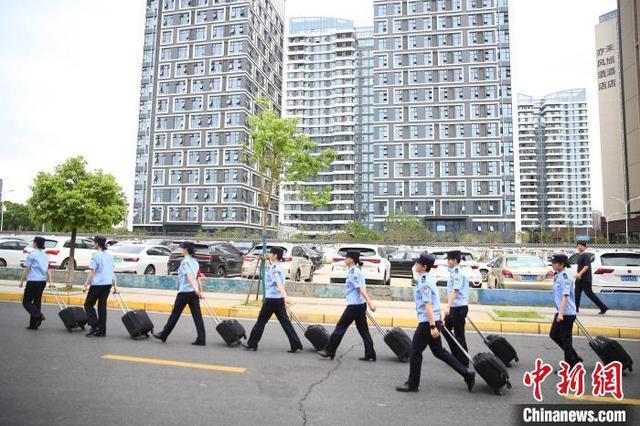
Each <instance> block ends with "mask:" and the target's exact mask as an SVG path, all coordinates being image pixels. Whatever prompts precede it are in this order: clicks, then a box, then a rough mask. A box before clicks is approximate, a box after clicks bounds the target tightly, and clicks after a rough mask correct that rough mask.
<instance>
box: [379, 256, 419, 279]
mask: <svg viewBox="0 0 640 426" xmlns="http://www.w3.org/2000/svg"><path fill="white" fill-rule="evenodd" d="M419 257H420V252H418V251H411V250H398V251H394V252H393V253H390V254H389V255H388V257H387V258H388V259H389V262H390V263H391V276H392V277H405V278H406V277H409V278H413V279H415V278H416V277H415V275H416V274H415V271H414V270H413V265H415V263H416V260H418V258H419Z"/></svg>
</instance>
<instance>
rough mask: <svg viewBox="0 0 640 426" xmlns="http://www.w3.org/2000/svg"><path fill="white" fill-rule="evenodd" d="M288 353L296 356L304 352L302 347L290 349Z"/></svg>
mask: <svg viewBox="0 0 640 426" xmlns="http://www.w3.org/2000/svg"><path fill="white" fill-rule="evenodd" d="M287 352H289V353H290V354H295V353H296V352H302V346H300V347H299V348H295V349H289V350H288V351H287Z"/></svg>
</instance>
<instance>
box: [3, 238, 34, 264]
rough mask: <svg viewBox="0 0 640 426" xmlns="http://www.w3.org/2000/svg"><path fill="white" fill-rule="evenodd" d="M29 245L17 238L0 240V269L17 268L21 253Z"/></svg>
mask: <svg viewBox="0 0 640 426" xmlns="http://www.w3.org/2000/svg"><path fill="white" fill-rule="evenodd" d="M29 245H30V244H29V243H28V242H27V241H24V240H21V239H19V238H2V239H0V267H2V268H3V267H5V266H8V267H14V268H15V267H19V266H20V259H21V258H22V251H23V250H24V249H25V248H26V247H27V246H29Z"/></svg>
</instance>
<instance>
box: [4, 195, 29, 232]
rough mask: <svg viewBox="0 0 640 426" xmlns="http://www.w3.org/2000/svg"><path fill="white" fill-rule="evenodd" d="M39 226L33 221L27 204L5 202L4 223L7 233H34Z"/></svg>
mask: <svg viewBox="0 0 640 426" xmlns="http://www.w3.org/2000/svg"><path fill="white" fill-rule="evenodd" d="M36 228H37V225H36V224H35V223H33V220H31V216H30V215H29V207H28V206H27V205H26V204H20V203H14V202H12V201H5V202H4V223H3V230H5V231H34V230H36Z"/></svg>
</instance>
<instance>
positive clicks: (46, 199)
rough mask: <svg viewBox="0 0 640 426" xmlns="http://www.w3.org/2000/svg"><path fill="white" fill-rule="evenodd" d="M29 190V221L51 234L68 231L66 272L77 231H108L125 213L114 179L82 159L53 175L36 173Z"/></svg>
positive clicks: (58, 168)
mask: <svg viewBox="0 0 640 426" xmlns="http://www.w3.org/2000/svg"><path fill="white" fill-rule="evenodd" d="M32 191H33V192H32V195H31V198H30V199H29V202H28V204H29V208H30V211H31V216H32V217H33V219H34V220H35V221H36V222H37V223H46V224H47V226H49V227H50V229H51V230H52V231H59V232H71V248H70V252H69V261H68V262H67V270H68V271H72V270H73V267H74V264H75V262H74V261H73V259H74V255H75V242H76V235H77V233H78V229H81V230H83V231H105V230H110V229H111V228H112V227H113V226H114V225H116V224H118V223H120V222H122V221H123V220H124V218H125V216H126V214H127V199H126V197H125V195H124V193H123V192H122V188H121V187H120V185H118V183H117V182H116V179H115V177H113V176H112V175H110V174H105V173H103V172H102V170H96V171H93V172H92V171H89V170H87V162H86V161H85V159H84V158H83V157H71V158H69V159H68V160H67V161H66V162H64V163H63V164H60V165H58V166H56V168H55V171H54V173H46V172H40V173H38V175H37V176H36V178H35V179H34V181H33V188H32Z"/></svg>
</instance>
